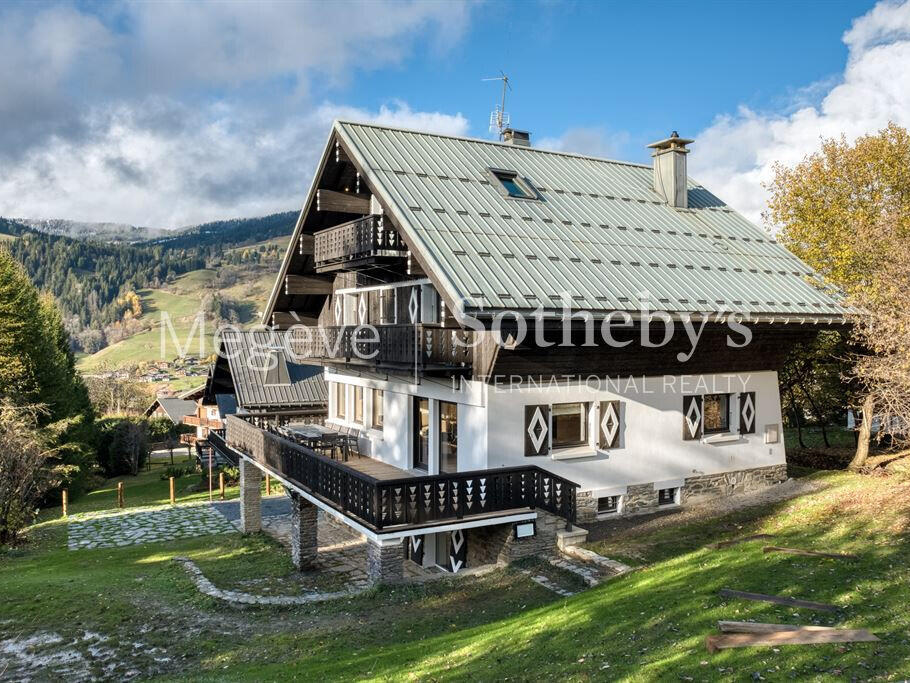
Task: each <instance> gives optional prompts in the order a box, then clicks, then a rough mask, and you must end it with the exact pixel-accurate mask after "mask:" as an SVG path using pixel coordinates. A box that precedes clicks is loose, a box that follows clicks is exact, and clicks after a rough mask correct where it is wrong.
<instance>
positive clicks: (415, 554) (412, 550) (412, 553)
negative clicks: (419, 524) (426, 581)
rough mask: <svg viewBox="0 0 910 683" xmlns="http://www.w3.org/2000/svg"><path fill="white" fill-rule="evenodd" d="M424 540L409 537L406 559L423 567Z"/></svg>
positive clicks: (422, 537)
mask: <svg viewBox="0 0 910 683" xmlns="http://www.w3.org/2000/svg"><path fill="white" fill-rule="evenodd" d="M424 538H425V537H424V536H411V538H409V539H408V557H410V558H411V560H412V561H413V562H416V563H417V564H419V565H423V551H424Z"/></svg>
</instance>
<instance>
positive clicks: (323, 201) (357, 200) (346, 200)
mask: <svg viewBox="0 0 910 683" xmlns="http://www.w3.org/2000/svg"><path fill="white" fill-rule="evenodd" d="M316 210H317V211H336V212H338V213H356V214H359V215H361V216H366V215H367V214H369V213H370V195H368V194H354V193H353V192H336V191H335V190H316Z"/></svg>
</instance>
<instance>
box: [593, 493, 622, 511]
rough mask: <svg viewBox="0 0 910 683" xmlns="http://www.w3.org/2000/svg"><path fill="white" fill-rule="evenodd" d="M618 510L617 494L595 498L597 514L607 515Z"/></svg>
mask: <svg viewBox="0 0 910 683" xmlns="http://www.w3.org/2000/svg"><path fill="white" fill-rule="evenodd" d="M613 512H619V496H604V497H602V498H598V499H597V514H598V515H608V514H611V513H613Z"/></svg>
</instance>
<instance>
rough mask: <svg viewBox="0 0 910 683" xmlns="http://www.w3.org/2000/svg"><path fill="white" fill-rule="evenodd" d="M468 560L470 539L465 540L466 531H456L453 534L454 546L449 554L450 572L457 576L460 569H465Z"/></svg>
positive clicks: (452, 545)
mask: <svg viewBox="0 0 910 683" xmlns="http://www.w3.org/2000/svg"><path fill="white" fill-rule="evenodd" d="M467 560H468V539H467V538H465V535H464V531H462V530H461V529H455V531H453V532H452V544H451V547H450V554H449V571H450V572H452V573H453V574H457V573H458V570H459V569H463V568H464V566H465V564H466V563H467Z"/></svg>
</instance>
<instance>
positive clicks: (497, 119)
mask: <svg viewBox="0 0 910 683" xmlns="http://www.w3.org/2000/svg"><path fill="white" fill-rule="evenodd" d="M481 80H483V81H502V102H501V103H500V104H497V105H496V108H495V109H494V110H493V111H492V112H490V132H491V133H496V134H497V135H499V139H500V140H502V139H503V135H502V132H503V131H504V130H505V129H506V128H508V127H509V115H508V114H507V113H506V89H509V90H511V89H512V86H511V85H509V77H508V76H506V75H505V73H504V72H502V71H500V72H499V76H494V77H493V78H482V79H481Z"/></svg>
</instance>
